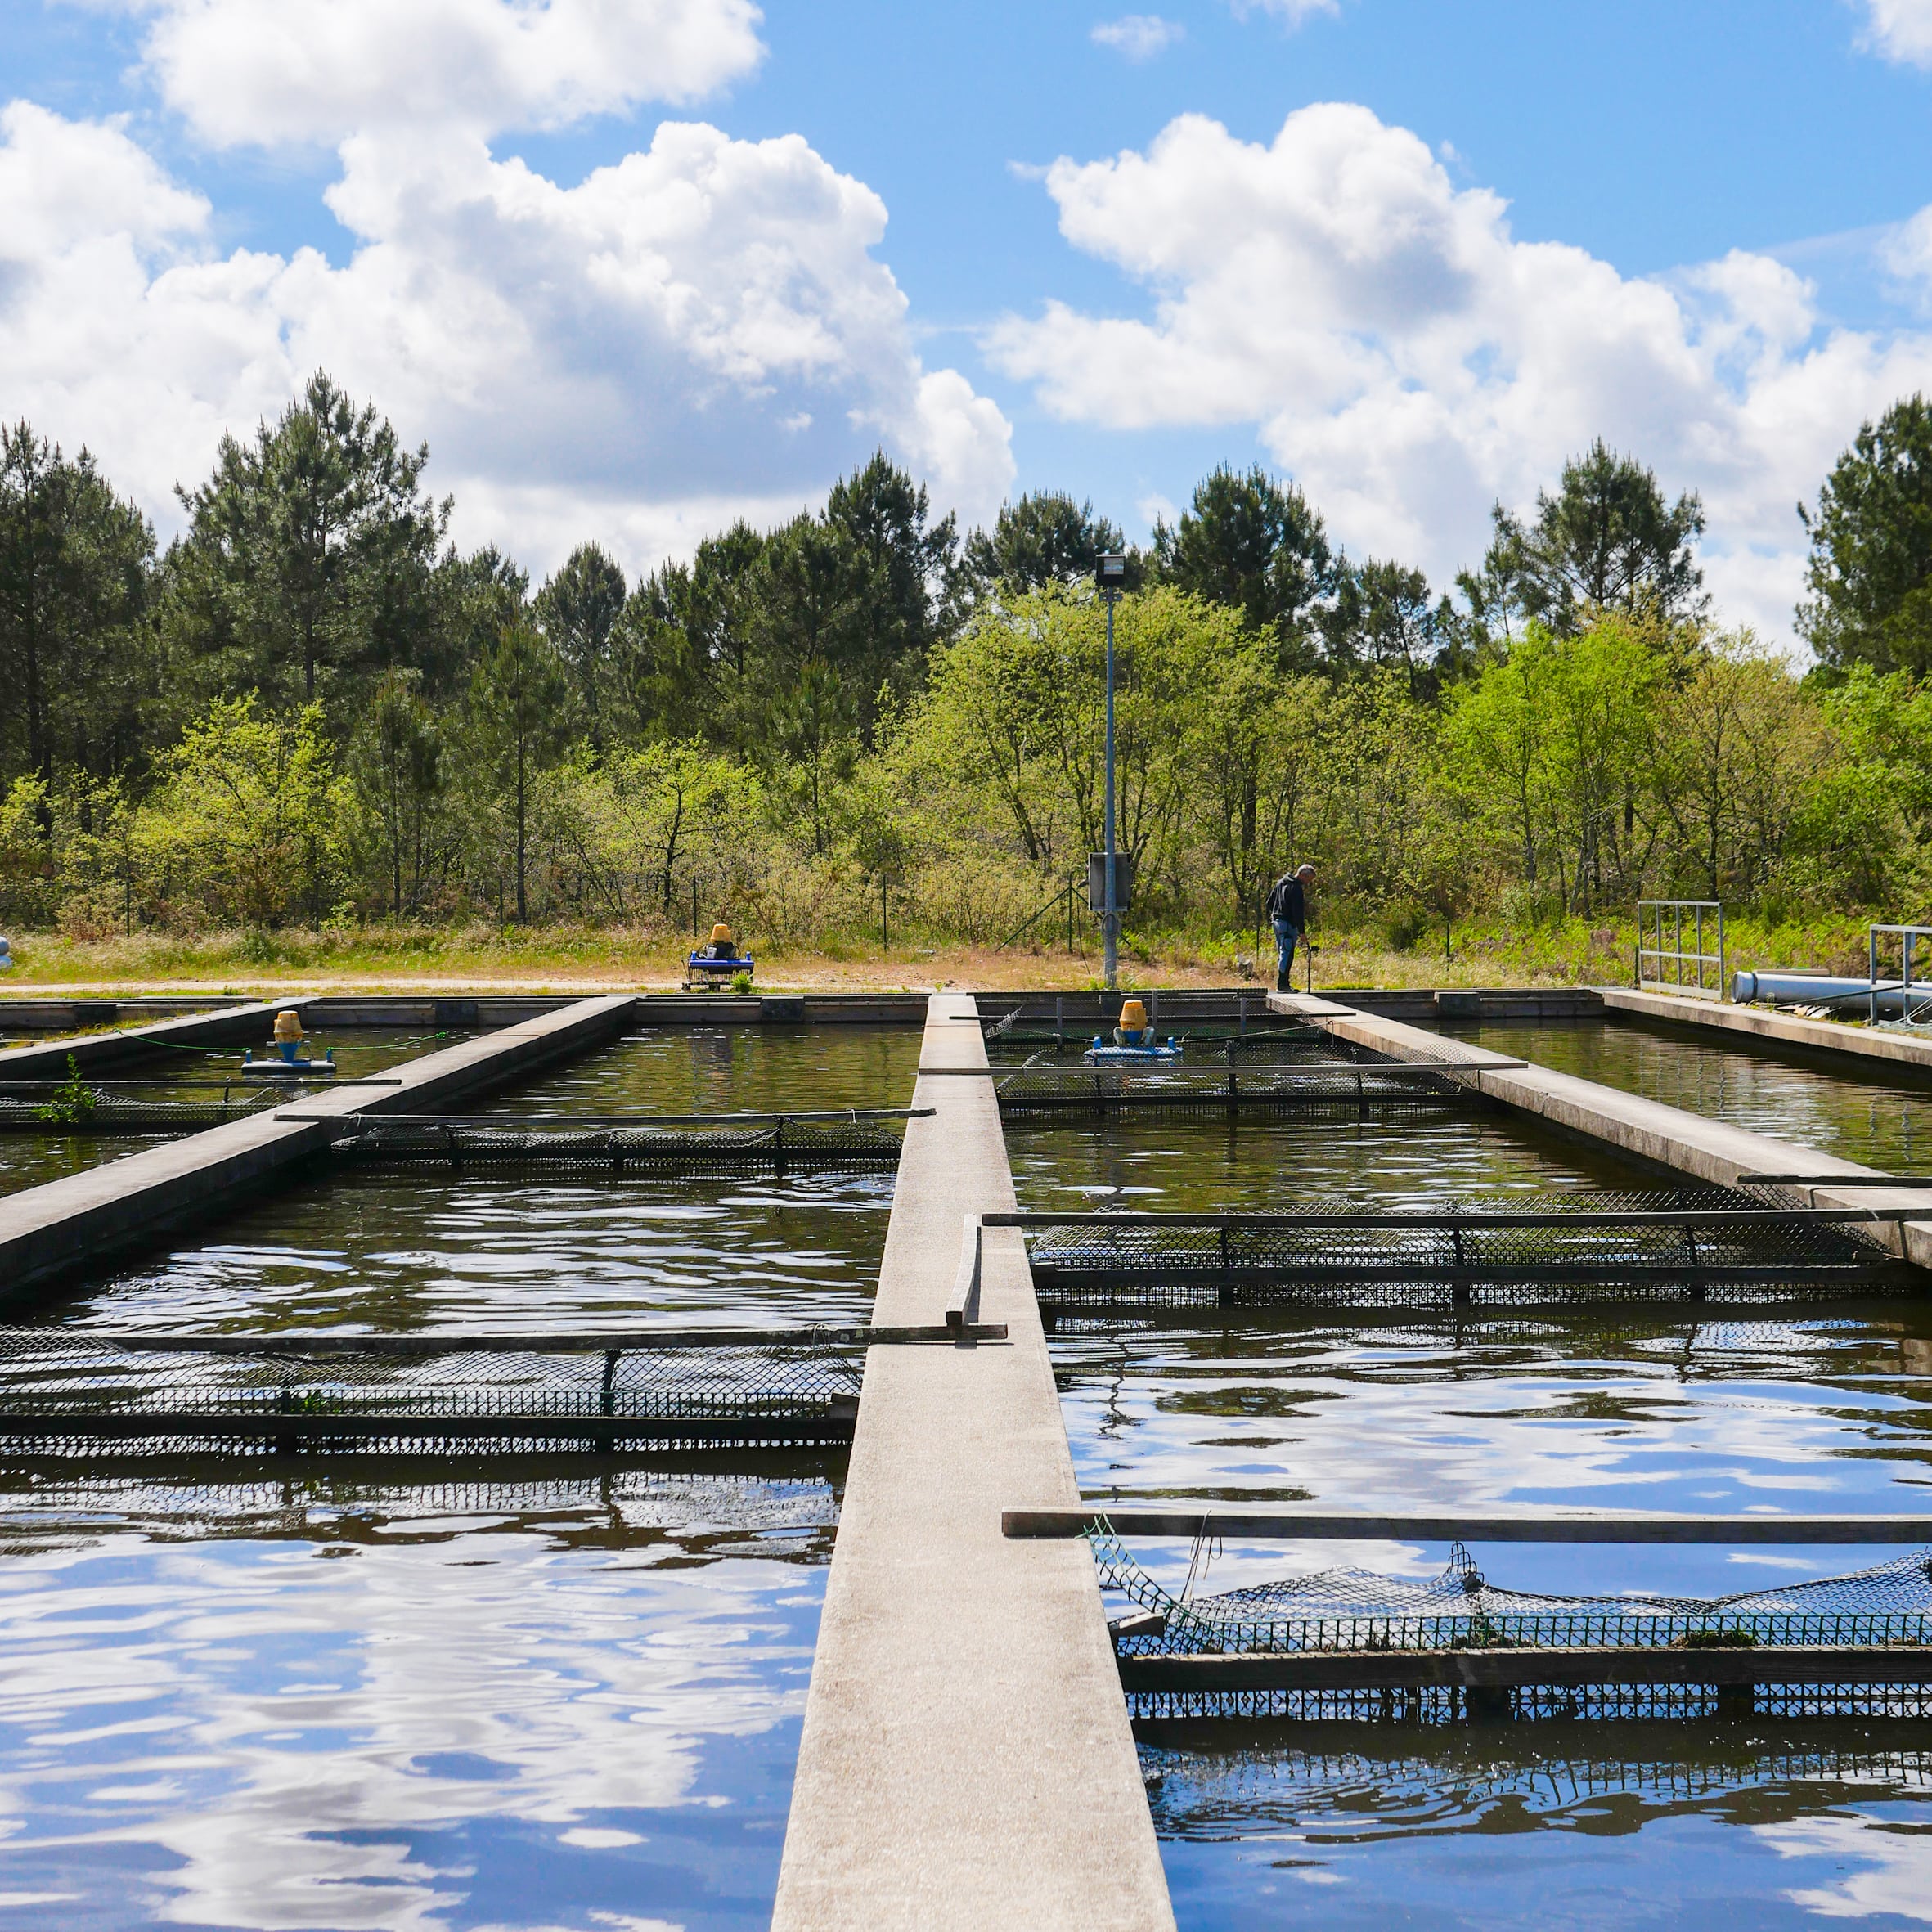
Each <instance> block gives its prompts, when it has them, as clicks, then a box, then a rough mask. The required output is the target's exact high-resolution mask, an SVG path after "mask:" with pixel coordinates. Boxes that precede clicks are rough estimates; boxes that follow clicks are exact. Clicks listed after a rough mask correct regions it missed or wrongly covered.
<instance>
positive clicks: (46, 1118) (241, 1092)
mask: <svg viewBox="0 0 1932 1932" xmlns="http://www.w3.org/2000/svg"><path fill="white" fill-rule="evenodd" d="M157 1084H160V1083H157ZM197 1084H199V1083H197ZM289 1098H290V1096H289V1094H288V1092H287V1090H286V1085H284V1087H283V1089H282V1090H281V1091H279V1092H278V1091H276V1090H275V1089H273V1088H271V1087H267V1086H264V1085H262V1083H261V1082H259V1081H252V1080H249V1081H235V1082H233V1083H232V1085H222V1086H221V1088H220V1090H219V1092H218V1093H217V1092H215V1091H213V1090H210V1091H209V1094H208V1096H207V1098H206V1099H200V1098H195V1099H188V1098H185V1097H182V1096H181V1095H179V1094H176V1095H173V1096H170V1097H169V1098H168V1099H153V1100H146V1099H142V1098H140V1097H139V1096H138V1095H135V1094H125V1093H116V1092H115V1091H114V1090H113V1087H112V1085H111V1084H110V1085H101V1086H94V1085H87V1084H85V1083H81V1082H66V1083H62V1084H60V1085H51V1084H50V1085H46V1086H28V1085H25V1084H21V1085H10V1086H0V1134H101V1135H104V1136H115V1135H121V1134H198V1133H200V1131H201V1130H202V1129H203V1128H204V1127H218V1126H222V1124H223V1123H224V1122H226V1121H238V1120H242V1119H245V1118H246V1117H247V1116H249V1115H250V1114H254V1113H259V1112H262V1111H263V1109H264V1108H271V1107H277V1106H281V1105H282V1104H284V1103H285V1102H286V1101H287V1100H288V1099H289Z"/></svg>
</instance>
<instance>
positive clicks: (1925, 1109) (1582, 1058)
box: [1443, 1021, 1932, 1174]
mask: <svg viewBox="0 0 1932 1932" xmlns="http://www.w3.org/2000/svg"><path fill="white" fill-rule="evenodd" d="M1443 1031H1445V1032H1447V1033H1449V1034H1451V1035H1453V1036H1454V1037H1455V1038H1456V1039H1458V1040H1474V1041H1475V1042H1476V1044H1477V1045H1480V1046H1486V1047H1490V1048H1493V1049H1494V1050H1495V1051H1497V1052H1498V1053H1504V1054H1512V1055H1513V1056H1515V1057H1516V1058H1521V1059H1525V1060H1534V1061H1535V1062H1537V1063H1539V1065H1542V1066H1544V1067H1552V1068H1553V1069H1554V1070H1555V1071H1556V1072H1559V1073H1574V1074H1579V1075H1580V1076H1582V1077H1583V1078H1584V1079H1585V1080H1594V1081H1602V1084H1603V1085H1605V1086H1608V1087H1616V1088H1619V1089H1620V1090H1622V1091H1624V1093H1627V1094H1642V1096H1643V1097H1644V1098H1645V1099H1647V1100H1661V1101H1664V1102H1665V1103H1668V1104H1669V1105H1670V1106H1672V1107H1682V1108H1686V1109H1687V1110H1688V1111H1689V1112H1692V1113H1701V1114H1704V1115H1706V1116H1707V1117H1710V1119H1712V1120H1718V1121H1726V1122H1728V1124H1729V1125H1730V1126H1734V1127H1744V1128H1748V1129H1749V1130H1750V1131H1751V1132H1752V1133H1754V1134H1768V1135H1770V1136H1771V1137H1772V1139H1777V1140H1788V1141H1794V1142H1796V1143H1798V1144H1799V1145H1800V1146H1804V1147H1809V1148H1816V1149H1817V1151H1818V1152H1820V1153H1829V1154H1839V1155H1842V1156H1843V1157H1844V1158H1846V1159H1847V1160H1852V1161H1863V1162H1864V1163H1866V1164H1867V1166H1874V1167H1880V1168H1883V1169H1884V1170H1885V1171H1886V1172H1888V1173H1897V1174H1925V1173H1932V1081H1925V1080H1923V1079H1921V1080H1919V1081H1914V1080H1913V1079H1912V1076H1911V1075H1910V1074H1909V1073H1898V1074H1893V1075H1890V1076H1887V1075H1886V1073H1885V1068H1884V1063H1882V1062H1876V1061H1874V1062H1868V1063H1862V1064H1864V1065H1866V1066H1868V1067H1870V1069H1871V1071H1870V1072H1869V1074H1868V1075H1865V1076H1857V1075H1853V1074H1849V1073H1845V1072H1839V1071H1837V1070H1835V1069H1834V1068H1831V1067H1821V1066H1817V1065H1815V1064H1813V1063H1809V1062H1808V1061H1806V1060H1804V1059H1803V1058H1799V1057H1798V1056H1795V1055H1793V1054H1779V1053H1778V1052H1777V1051H1776V1050H1775V1049H1772V1050H1769V1051H1767V1050H1765V1049H1763V1048H1762V1047H1756V1046H1755V1047H1753V1048H1751V1049H1748V1050H1747V1049H1744V1048H1741V1047H1728V1046H1721V1045H1715V1044H1714V1043H1713V1042H1711V1041H1710V1040H1708V1039H1705V1038H1701V1037H1696V1036H1691V1035H1689V1034H1687V1033H1684V1032H1682V1031H1678V1029H1676V1028H1663V1027H1660V1028H1651V1027H1637V1026H1631V1025H1629V1024H1626V1023H1624V1022H1620V1021H1609V1022H1579V1023H1576V1024H1572V1025H1563V1024H1557V1023H1551V1022H1485V1023H1484V1024H1482V1025H1480V1026H1467V1027H1445V1028H1444V1029H1443Z"/></svg>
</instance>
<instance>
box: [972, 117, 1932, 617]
mask: <svg viewBox="0 0 1932 1932" xmlns="http://www.w3.org/2000/svg"><path fill="white" fill-rule="evenodd" d="M1046 186H1047V189H1048V191H1049V193H1050V194H1051V195H1053V197H1054V200H1055V201H1056V202H1057V203H1058V207H1059V215H1060V227H1061V231H1062V232H1063V234H1064V235H1065V236H1066V237H1067V240H1069V241H1071V242H1072V243H1073V244H1074V245H1075V246H1076V247H1077V248H1079V249H1082V250H1083V251H1084V252H1085V253H1087V254H1091V255H1094V256H1096V257H1099V258H1102V259H1104V260H1107V261H1109V262H1112V263H1114V264H1116V265H1117V267H1119V268H1121V271H1122V272H1124V273H1125V274H1126V276H1128V277H1130V279H1131V280H1132V281H1134V282H1136V283H1138V284H1139V285H1141V286H1142V287H1143V289H1144V290H1146V291H1147V294H1148V310H1149V312H1148V313H1147V314H1145V315H1144V316H1136V315H1105V314H1098V315H1097V314H1090V313H1086V312H1081V311H1079V310H1076V309H1075V308H1071V307H1069V306H1067V305H1066V304H1064V303H1058V302H1052V303H1048V304H1047V305H1046V306H1045V309H1044V310H1043V312H1040V314H1038V315H1036V316H1034V317H1008V318H1006V319H1005V320H1004V321H1001V322H1000V324H999V325H997V326H995V328H994V329H993V330H991V333H990V335H989V337H988V339H987V345H986V346H987V348H988V350H989V353H990V354H991V357H992V358H993V359H994V361H995V363H996V364H998V365H999V366H1001V367H1003V368H1004V370H1005V371H1007V372H1008V373H1009V374H1011V375H1015V376H1018V377H1020V378H1022V379H1024V380H1029V381H1031V383H1032V384H1035V385H1036V389H1037V392H1038V393H1039V395H1040V398H1041V400H1042V401H1043V402H1044V403H1045V405H1046V406H1047V407H1048V408H1049V409H1050V410H1051V411H1053V412H1054V413H1055V414H1056V415H1058V416H1061V417H1063V418H1064V419H1067V420H1076V421H1082V422H1091V423H1094V424H1111V425H1116V426H1119V427H1123V428H1134V427H1140V426H1155V425H1196V426H1198V425H1216V424H1224V425H1244V424H1251V425H1254V426H1255V428H1256V430H1257V431H1258V434H1259V435H1260V441H1261V443H1262V446H1263V447H1264V449H1265V451H1266V452H1268V454H1269V456H1270V457H1271V458H1272V459H1273V460H1274V462H1275V463H1276V464H1277V465H1279V466H1281V467H1283V468H1284V469H1286V470H1290V471H1292V473H1293V474H1295V475H1296V478H1297V479H1299V480H1300V481H1301V483H1302V484H1303V485H1304V486H1305V487H1306V488H1308V489H1309V491H1310V493H1311V494H1312V496H1314V499H1315V501H1317V502H1318V503H1319V504H1320V505H1322V506H1323V508H1324V509H1325V510H1327V512H1328V515H1329V519H1330V521H1331V524H1332V527H1333V528H1334V529H1335V530H1336V531H1337V533H1338V534H1339V535H1340V536H1341V537H1342V538H1343V539H1344V540H1345V541H1346V543H1347V544H1348V546H1350V549H1351V550H1353V551H1355V553H1356V554H1358V555H1359V554H1363V553H1365V552H1368V553H1373V554H1376V555H1395V556H1399V557H1402V558H1404V559H1409V560H1412V561H1414V562H1417V563H1419V564H1422V565H1423V566H1424V567H1425V568H1427V569H1428V570H1429V571H1430V573H1431V576H1432V577H1436V579H1437V580H1438V581H1444V580H1446V578H1447V577H1449V574H1450V573H1452V572H1453V570H1454V569H1455V568H1457V567H1458V566H1459V565H1462V564H1467V563H1471V562H1473V561H1474V560H1475V559H1476V558H1477V557H1478V556H1479V555H1480V552H1481V550H1482V548H1483V546H1484V545H1485V541H1486V539H1487V531H1488V513H1489V505H1490V504H1491V502H1492V501H1495V500H1498V499H1500V500H1501V501H1503V502H1505V503H1508V504H1512V505H1523V504H1525V503H1526V502H1528V501H1530V499H1531V498H1533V496H1534V492H1535V491H1536V489H1537V487H1539V485H1547V484H1548V483H1552V482H1553V480H1554V479H1555V477H1556V475H1557V471H1558V470H1559V469H1560V467H1561V463H1562V461H1563V460H1564V458H1565V457H1566V456H1570V455H1572V454H1574V453H1575V452H1578V451H1580V450H1581V449H1582V448H1584V447H1585V446H1586V445H1587V444H1588V443H1589V441H1590V440H1591V439H1592V438H1594V437H1597V436H1599V435H1601V436H1603V437H1604V438H1606V439H1607V440H1609V441H1610V442H1611V443H1612V444H1613V446H1615V447H1620V448H1622V449H1625V450H1628V451H1630V452H1633V453H1635V454H1637V455H1638V456H1641V457H1642V459H1643V460H1644V461H1647V462H1648V463H1650V464H1651V465H1653V466H1654V467H1656V470H1658V471H1659V473H1660V477H1661V479H1662V481H1663V482H1664V483H1665V487H1667V488H1668V489H1669V490H1671V491H1673V492H1674V491H1676V490H1679V489H1684V488H1696V489H1698V490H1700V491H1701V492H1702V493H1703V495H1704V498H1705V505H1706V508H1707V510H1708V512H1709V514H1710V526H1711V528H1710V541H1709V543H1708V545H1707V547H1706V554H1705V568H1706V574H1707V578H1708V581H1709V582H1710V586H1711V587H1712V589H1713V590H1714V592H1715V593H1716V595H1717V596H1718V599H1719V604H1720V607H1721V608H1722V609H1723V610H1724V612H1725V613H1727V614H1728V616H1729V617H1730V618H1732V620H1733V621H1742V622H1752V623H1754V624H1755V625H1757V626H1758V627H1760V628H1762V629H1764V630H1765V631H1767V632H1768V633H1770V634H1772V635H1774V636H1782V635H1784V634H1786V633H1788V631H1789V629H1790V617H1791V606H1792V604H1793V603H1794V601H1795V599H1796V596H1797V595H1798V591H1799V586H1800V582H1801V578H1802V573H1803V560H1804V536H1803V531H1802V529H1801V528H1800V526H1799V522H1798V519H1797V516H1796V514H1795V507H1794V506H1795V503H1796V502H1797V501H1798V500H1799V498H1801V497H1803V498H1809V497H1810V496H1813V495H1814V494H1815V493H1816V491H1817V487H1818V484H1819V483H1820V481H1821V480H1822V477H1823V475H1824V473H1825V471H1826V469H1827V468H1828V466H1829V465H1830V464H1831V461H1833V459H1834V458H1835V456H1836V455H1837V454H1838V452H1840V450H1841V449H1842V448H1843V447H1844V445H1845V444H1846V443H1848V442H1849V439H1850V438H1851V436H1852V435H1853V434H1854V433H1855V432H1856V430H1857V429H1858V424H1859V422H1860V420H1862V418H1863V417H1865V416H1870V415H1871V414H1874V413H1876V411H1880V410H1882V409H1883V408H1884V407H1885V406H1886V405H1887V404H1888V403H1889V402H1892V401H1893V400H1894V399H1895V398H1897V397H1898V396H1899V395H1901V394H1903V393H1909V392H1910V391H1912V390H1913V389H1917V388H1921V387H1932V338H1928V337H1926V336H1925V335H1916V334H1903V335H1896V336H1892V337H1889V338H1881V337H1880V336H1878V335H1873V334H1865V333H1857V332H1853V331H1847V330H1835V331H1830V332H1826V331H1824V330H1821V329H1820V328H1819V326H1818V324H1817V317H1816V313H1815V309H1814V304H1813V294H1812V290H1810V288H1809V286H1808V285H1807V284H1806V283H1805V282H1804V281H1802V280H1801V279H1800V278H1799V276H1796V275H1795V274H1794V273H1793V272H1791V271H1790V269H1789V268H1786V267H1783V266H1782V265H1781V264H1780V263H1777V262H1774V261H1772V260H1771V259H1769V258H1766V257H1764V256H1758V255H1750V254H1732V255H1730V256H1728V257H1727V258H1725V259H1723V261H1721V262H1717V263H1710V264H1707V265H1705V266H1703V267H1700V268H1698V269H1696V270H1695V271H1693V272H1689V273H1687V274H1684V275H1681V276H1675V277H1672V278H1669V280H1668V281H1665V280H1648V279H1640V278H1632V277H1628V276H1623V275H1621V274H1620V273H1619V272H1618V271H1617V270H1616V269H1615V268H1614V267H1611V265H1610V264H1609V263H1606V262H1602V261H1600V260H1597V259H1596V258H1593V257H1592V256H1591V255H1589V254H1588V253H1586V252H1585V251H1584V250H1583V249H1578V248H1574V247H1570V246H1567V245H1562V244H1560V243H1552V242H1537V243H1530V242H1522V241H1519V240H1516V238H1515V237H1514V236H1513V235H1512V233H1511V231H1510V227H1509V222H1508V219H1507V208H1506V204H1504V203H1503V200H1501V199H1500V198H1499V197H1498V196H1497V195H1494V194H1493V193H1490V192H1489V191H1486V190H1484V189H1481V188H1471V189H1464V190H1461V191H1458V189H1457V188H1456V187H1455V186H1454V185H1453V182H1451V180H1450V178H1449V175H1448V173H1447V172H1446V171H1445V168H1443V167H1442V165H1441V164H1440V162H1439V161H1438V160H1436V158H1435V157H1434V156H1433V155H1431V153H1430V151H1429V150H1428V149H1427V146H1425V145H1424V144H1423V143H1422V142H1421V141H1420V140H1418V138H1417V137H1415V136H1414V135H1413V134H1411V133H1408V132H1407V131H1405V130H1404V129H1402V128H1391V127H1388V126H1385V125H1384V124H1382V122H1381V121H1379V120H1378V119H1377V118H1376V117H1375V115H1373V114H1372V113H1370V112H1369V111H1368V110H1367V109H1366V108H1363V107H1358V106H1315V107H1310V108H1305V109H1303V110H1300V111H1298V112H1297V113H1296V114H1293V115H1290V116H1289V118H1288V119H1287V122H1286V124H1284V125H1283V128H1282V130H1281V132H1280V133H1279V134H1278V136H1277V137H1276V138H1275V139H1274V142H1272V143H1268V144H1262V143H1257V142H1244V141H1241V140H1238V139H1237V138H1236V137H1234V136H1233V135H1231V134H1230V133H1229V132H1228V130H1227V129H1226V128H1224V127H1222V126H1221V125H1220V124H1218V123H1216V122H1215V121H1212V120H1210V119H1206V118H1204V117H1202V116H1199V115H1185V116H1183V117H1181V118H1180V119H1177V120H1175V121H1174V122H1172V123H1170V124H1169V126H1168V127H1167V128H1165V129H1164V130H1163V131H1162V133H1161V134H1160V135H1159V136H1158V137H1157V139H1156V140H1155V141H1154V142H1152V145H1151V146H1149V147H1148V149H1147V151H1145V152H1144V153H1141V152H1136V151H1127V152H1124V153H1122V154H1121V155H1117V156H1114V157H1113V158H1112V159H1109V160H1099V161H1094V162H1088V163H1081V162H1076V161H1073V160H1060V161H1058V162H1056V163H1055V164H1054V165H1053V166H1052V167H1051V168H1049V169H1048V171H1047V173H1046Z"/></svg>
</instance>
